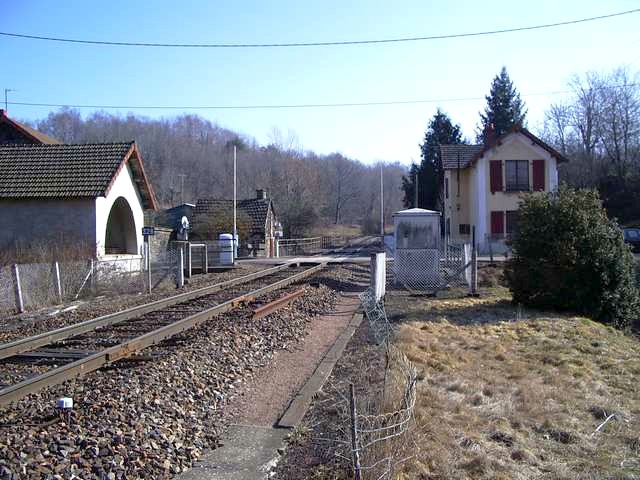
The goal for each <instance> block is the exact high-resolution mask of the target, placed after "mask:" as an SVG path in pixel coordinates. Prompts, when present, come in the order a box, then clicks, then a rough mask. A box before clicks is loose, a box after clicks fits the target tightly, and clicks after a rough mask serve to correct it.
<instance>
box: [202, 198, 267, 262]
mask: <svg viewBox="0 0 640 480" xmlns="http://www.w3.org/2000/svg"><path fill="white" fill-rule="evenodd" d="M232 212H233V200H226V199H214V198H205V199H200V200H198V201H197V203H196V208H195V210H194V211H193V225H194V226H195V227H196V228H198V226H199V225H203V224H208V223H210V224H216V222H215V220H216V219H221V218H224V219H225V222H222V223H223V224H225V223H227V221H228V220H229V218H232V215H233V213H232ZM237 212H238V213H237V214H238V219H239V222H245V223H246V224H247V225H246V226H245V228H244V229H245V230H246V234H245V235H244V236H243V232H242V229H240V228H239V237H240V238H239V245H240V250H241V252H243V253H244V254H250V255H259V256H267V257H272V256H275V251H274V250H275V236H276V231H277V230H278V229H279V223H278V221H277V217H276V213H275V209H274V207H273V202H272V200H271V199H270V198H269V197H268V196H267V194H266V192H265V191H264V190H256V197H255V198H248V199H244V200H238V202H237ZM228 230H229V231H228V232H226V233H231V231H230V230H231V228H228ZM212 233H214V234H217V232H212ZM221 233H222V232H221Z"/></svg>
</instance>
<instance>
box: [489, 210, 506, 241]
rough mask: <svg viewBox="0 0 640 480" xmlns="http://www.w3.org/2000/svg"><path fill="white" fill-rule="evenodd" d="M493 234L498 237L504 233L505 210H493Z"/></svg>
mask: <svg viewBox="0 0 640 480" xmlns="http://www.w3.org/2000/svg"><path fill="white" fill-rule="evenodd" d="M491 235H492V236H493V237H498V238H499V237H502V236H503V235H504V212H500V211H497V212H491Z"/></svg>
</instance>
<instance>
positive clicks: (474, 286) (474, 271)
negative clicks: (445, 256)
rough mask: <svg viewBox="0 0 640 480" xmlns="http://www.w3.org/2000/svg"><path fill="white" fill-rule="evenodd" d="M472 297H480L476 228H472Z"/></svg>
mask: <svg viewBox="0 0 640 480" xmlns="http://www.w3.org/2000/svg"><path fill="white" fill-rule="evenodd" d="M469 295H470V296H472V297H477V296H479V295H478V252H477V250H476V226H475V225H474V226H473V227H471V292H470V293H469Z"/></svg>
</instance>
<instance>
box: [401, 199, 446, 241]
mask: <svg viewBox="0 0 640 480" xmlns="http://www.w3.org/2000/svg"><path fill="white" fill-rule="evenodd" d="M393 225H394V232H395V240H396V248H431V249H439V248H440V212H436V211H435V210H425V209H424V208H409V209H407V210H400V211H399V212H396V213H394V214H393Z"/></svg>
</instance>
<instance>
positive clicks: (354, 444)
mask: <svg viewBox="0 0 640 480" xmlns="http://www.w3.org/2000/svg"><path fill="white" fill-rule="evenodd" d="M360 300H361V301H362V305H363V308H364V311H365V315H366V316H367V320H368V322H369V326H370V328H371V331H372V332H373V336H374V339H375V341H376V343H377V344H378V346H380V347H382V348H384V354H385V369H384V381H383V382H382V390H381V391H378V392H372V391H371V390H370V389H368V391H366V392H364V394H363V395H357V392H356V389H355V387H354V385H353V384H352V383H351V384H349V386H348V389H347V388H346V386H345V385H342V386H339V387H338V388H337V389H336V393H337V398H338V401H337V403H336V404H335V405H334V406H333V409H334V411H336V412H337V417H338V419H337V421H336V428H335V429H334V431H335V435H336V438H335V439H334V440H335V443H336V444H337V445H338V449H337V451H336V452H335V455H336V456H337V457H339V458H341V459H342V460H343V461H345V462H347V463H348V464H350V468H351V470H352V472H353V475H354V478H356V479H359V480H373V479H375V480H383V479H391V478H393V476H394V473H395V471H396V470H397V468H398V466H399V465H400V464H402V463H403V462H404V461H406V460H407V459H408V458H407V457H406V455H405V452H407V451H408V450H409V449H408V448H405V447H406V444H407V443H408V442H409V437H408V436H407V432H409V430H410V427H411V425H412V420H413V414H414V409H415V405H416V391H417V387H416V382H417V370H416V368H415V366H414V365H413V364H412V363H411V362H410V361H409V360H408V359H407V357H406V356H405V355H404V353H402V352H401V351H400V350H398V349H397V348H395V347H393V345H391V344H390V343H389V340H390V338H391V334H392V329H391V325H390V323H389V320H388V318H387V315H386V312H385V309H384V304H383V302H382V301H376V300H375V292H374V291H373V289H367V290H366V291H365V292H363V293H362V294H360ZM334 388H335V387H334Z"/></svg>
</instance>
